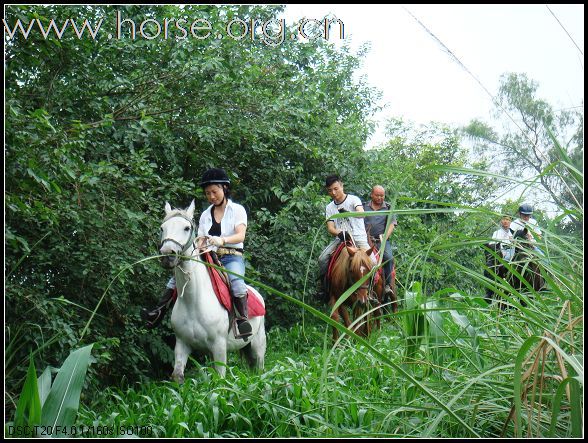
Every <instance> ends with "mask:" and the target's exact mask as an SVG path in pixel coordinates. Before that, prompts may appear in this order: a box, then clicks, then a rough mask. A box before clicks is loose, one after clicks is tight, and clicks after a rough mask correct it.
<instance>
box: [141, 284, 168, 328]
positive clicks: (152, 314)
mask: <svg viewBox="0 0 588 443" xmlns="http://www.w3.org/2000/svg"><path fill="white" fill-rule="evenodd" d="M173 294H174V290H173V289H172V288H165V291H163V294H162V296H161V299H160V300H159V303H158V304H157V307H156V308H155V309H152V310H151V311H148V310H147V308H143V309H141V318H142V319H143V320H145V321H146V322H147V323H146V325H145V326H146V327H147V329H153V328H155V327H156V326H157V325H159V324H160V323H161V322H162V321H163V317H164V316H165V313H166V312H167V310H168V309H169V308H170V307H171V305H173V301H174V300H173Z"/></svg>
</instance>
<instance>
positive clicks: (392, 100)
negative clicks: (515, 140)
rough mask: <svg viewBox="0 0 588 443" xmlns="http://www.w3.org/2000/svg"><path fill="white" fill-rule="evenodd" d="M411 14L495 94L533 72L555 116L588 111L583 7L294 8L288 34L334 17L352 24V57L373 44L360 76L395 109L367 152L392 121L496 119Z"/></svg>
mask: <svg viewBox="0 0 588 443" xmlns="http://www.w3.org/2000/svg"><path fill="white" fill-rule="evenodd" d="M550 10H551V11H552V12H553V14H555V17H557V20H556V18H555V17H554V15H553V14H552V12H550ZM408 11H410V13H412V14H413V15H414V16H415V17H416V18H417V19H418V20H419V21H420V22H421V23H422V24H423V25H425V26H426V27H427V28H428V29H429V30H430V31H431V32H432V33H433V34H435V36H436V37H437V38H438V39H439V40H440V41H441V42H443V44H445V45H446V46H447V47H448V48H449V50H451V51H452V52H453V53H454V54H455V55H456V56H457V57H458V58H459V59H460V61H461V62H462V63H463V64H464V65H465V66H466V67H467V68H468V70H469V71H470V72H471V73H472V74H473V75H474V76H475V77H477V78H478V80H479V81H480V82H481V83H482V84H483V85H484V87H485V88H486V89H488V91H490V92H491V93H492V94H496V92H497V90H498V85H499V79H500V75H501V74H503V73H505V72H518V73H520V72H524V73H526V74H527V76H528V77H529V78H531V79H533V80H535V81H536V82H537V83H538V84H539V89H538V95H539V97H540V98H542V99H545V100H547V101H548V102H549V103H550V104H551V105H552V106H554V108H555V109H560V108H571V107H577V106H581V105H582V104H583V99H584V80H583V79H584V56H583V52H584V6H583V5H549V9H548V7H547V6H546V5H441V6H436V5H406V6H401V5H288V6H287V7H286V13H285V15H284V18H285V19H286V22H287V23H288V24H290V23H292V22H295V21H298V20H300V19H302V18H304V17H307V18H313V19H318V20H320V19H322V18H323V17H324V15H325V14H328V13H331V14H334V15H335V16H337V17H338V18H339V19H340V20H342V21H343V23H344V24H345V34H346V35H345V38H346V40H349V41H350V42H351V44H352V48H358V47H359V45H361V44H362V43H365V42H370V43H371V50H370V51H369V53H368V55H367V56H366V58H365V61H364V66H363V68H362V71H361V73H362V74H366V75H367V80H368V83H369V84H370V85H372V86H375V87H377V88H378V89H380V90H381V91H382V92H383V97H382V101H381V104H382V105H384V104H386V105H387V108H386V110H385V111H383V112H382V113H381V114H380V115H378V117H377V119H378V121H379V122H381V124H380V125H379V128H378V130H377V132H376V133H375V134H374V136H373V137H372V138H371V140H370V141H369V142H368V146H373V145H375V144H379V143H381V142H383V141H384V140H385V137H384V124H383V122H384V121H385V120H386V119H387V118H389V117H391V116H393V117H402V118H403V119H405V120H410V121H413V122H416V123H428V122H430V121H437V122H444V123H448V124H451V125H459V126H461V125H465V124H467V123H468V122H469V121H470V120H471V119H473V118H478V119H482V120H485V121H490V119H491V110H492V109H493V106H492V102H491V98H490V96H489V95H488V94H487V93H486V92H485V91H484V89H483V88H482V87H481V86H480V85H479V84H478V83H477V81H476V80H475V79H474V78H473V77H472V76H471V75H470V74H468V73H467V72H466V71H465V70H464V69H463V68H462V67H460V66H459V64H458V63H456V62H455V61H454V60H453V59H452V57H451V56H449V55H448V54H447V53H446V52H445V50H444V49H443V48H442V47H441V45H440V44H439V43H438V42H436V41H435V39H434V38H433V37H431V36H430V35H429V34H428V33H427V31H426V30H425V29H424V28H423V27H422V26H421V25H420V24H419V23H418V22H417V21H416V20H415V19H414V18H413V17H412V16H411V15H410V13H409V12H408ZM558 20H559V22H561V24H560V23H558ZM564 28H565V29H564ZM566 31H567V33H569V34H570V35H568V34H567V33H566ZM330 40H331V41H333V42H335V43H337V42H338V41H339V38H338V37H334V36H332V37H331V38H330ZM576 45H577V46H578V47H579V49H578V48H577V47H576Z"/></svg>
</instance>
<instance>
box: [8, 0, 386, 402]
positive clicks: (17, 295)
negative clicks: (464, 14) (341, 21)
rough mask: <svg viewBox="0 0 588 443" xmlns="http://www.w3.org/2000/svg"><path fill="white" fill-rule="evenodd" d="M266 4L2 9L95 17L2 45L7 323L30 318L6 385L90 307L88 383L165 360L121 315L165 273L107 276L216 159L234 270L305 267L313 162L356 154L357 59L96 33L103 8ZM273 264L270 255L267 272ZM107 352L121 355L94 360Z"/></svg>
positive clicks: (362, 125)
mask: <svg viewBox="0 0 588 443" xmlns="http://www.w3.org/2000/svg"><path fill="white" fill-rule="evenodd" d="M280 10H281V7H278V6H255V5H250V6H239V5H224V6H216V5H186V6H185V7H183V8H179V7H177V6H173V5H168V6H161V7H159V6H153V7H145V6H74V7H70V6H43V5H36V6H35V5H29V6H18V7H17V6H12V7H9V8H7V10H6V16H5V19H6V22H7V23H8V24H9V25H10V26H13V25H14V23H15V22H16V20H17V19H20V20H21V21H23V23H24V25H25V27H26V26H27V24H28V23H29V21H30V20H33V19H39V20H40V22H41V23H42V24H44V26H48V24H49V21H50V20H51V19H53V20H55V23H63V22H64V21H65V20H66V19H71V20H75V21H76V22H77V23H78V24H79V23H82V22H83V20H84V19H87V20H88V21H89V22H90V23H91V24H93V25H94V26H95V25H96V24H97V23H98V21H99V20H100V19H103V20H104V23H103V26H104V27H103V28H102V30H101V32H100V34H99V35H98V37H97V38H95V39H92V38H90V37H89V36H85V37H84V38H77V37H76V36H74V35H73V34H72V33H71V32H66V33H65V34H64V37H63V38H61V39H58V38H56V37H55V36H50V37H48V38H44V37H43V36H42V35H41V34H40V33H39V32H38V30H37V28H36V27H35V30H34V31H33V32H31V33H30V35H29V37H28V38H26V39H25V38H24V37H22V36H18V37H15V38H13V39H9V41H8V43H7V50H6V64H5V67H6V89H5V93H6V122H5V123H6V150H5V158H6V189H5V204H6V227H5V236H6V264H7V269H10V270H11V273H10V275H9V279H8V280H7V284H6V309H7V312H6V318H7V328H8V329H10V328H12V329H13V330H15V329H16V325H18V324H19V322H23V321H30V319H31V318H32V319H34V323H35V327H34V328H33V330H32V333H31V334H26V335H22V336H21V340H22V343H19V346H15V347H14V348H13V353H12V360H11V361H12V364H11V366H10V367H9V368H7V369H8V372H9V373H10V374H11V377H13V378H12V381H13V382H12V383H9V385H10V386H19V385H20V383H21V382H22V380H23V379H24V374H25V373H26V365H25V364H24V362H25V361H26V356H27V355H28V352H29V351H30V350H33V349H34V350H36V349H39V348H41V349H43V352H44V353H43V358H44V361H45V362H46V363H47V364H51V365H56V364H57V363H58V362H59V361H62V360H63V359H64V358H65V357H66V356H67V353H68V352H69V350H70V349H71V347H72V346H74V345H76V344H77V342H78V340H79V339H80V337H81V335H82V331H84V330H85V327H86V324H87V323H88V321H89V319H90V318H91V317H90V316H91V312H93V311H94V309H95V307H96V306H98V304H99V303H100V305H99V307H98V310H97V313H96V316H95V317H94V318H93V319H92V321H91V323H90V325H89V332H85V334H86V335H85V336H84V340H88V341H89V342H90V341H91V342H96V343H100V346H101V347H102V351H101V352H100V353H98V354H97V356H96V358H97V362H96V364H95V365H93V366H92V367H91V368H90V383H91V384H92V385H93V386H94V388H98V386H100V385H103V384H110V383H115V382H118V381H120V380H129V381H135V380H139V379H141V378H143V377H147V376H153V377H158V378H161V377H162V376H163V374H165V373H167V372H168V368H169V365H170V363H171V361H172V358H173V356H172V355H171V352H170V350H169V345H168V344H167V343H166V340H167V338H168V337H167V335H169V329H168V331H163V330H158V331H154V332H148V331H146V330H145V329H144V328H143V327H142V322H141V320H140V319H139V311H140V308H141V307H143V306H148V305H151V304H152V303H154V302H155V300H157V298H158V296H159V293H160V292H161V290H162V288H163V286H164V284H165V279H166V278H167V276H165V275H164V274H163V273H162V271H161V269H160V268H159V267H158V266H157V264H156V263H155V262H154V261H147V262H144V263H141V264H138V265H136V266H134V267H133V268H132V270H131V271H128V272H124V273H122V274H120V275H119V272H120V271H121V270H122V269H125V268H126V267H127V266H128V265H129V264H130V263H135V262H136V261H138V260H139V259H142V258H144V257H148V256H151V255H153V254H155V253H156V251H157V242H158V239H157V232H158V231H157V227H158V223H159V222H160V220H161V216H162V207H163V203H164V201H166V200H167V201H170V203H172V204H173V205H174V206H182V205H186V204H187V203H188V202H189V201H190V200H191V199H192V198H196V200H197V201H200V202H201V207H200V209H204V208H205V207H206V204H205V200H204V198H203V195H202V194H201V191H200V190H199V189H198V188H197V186H196V184H197V183H198V179H199V177H200V175H201V174H202V172H203V171H204V170H206V169H207V168H209V167H211V166H216V167H223V168H225V169H226V170H227V171H228V173H229V175H230V177H231V181H232V184H233V189H234V198H235V200H236V201H238V202H240V203H242V204H244V205H245V207H246V209H247V210H248V214H249V217H250V226H251V227H250V229H249V232H248V238H247V252H248V253H250V255H249V256H248V262H249V267H248V273H250V274H251V275H252V276H264V277H263V278H264V280H267V281H268V282H269V283H271V284H273V285H276V286H278V287H280V288H281V289H283V290H285V291H287V292H288V293H291V294H293V295H295V296H296V297H299V298H302V297H304V296H303V292H304V291H303V289H302V288H304V285H305V284H306V282H307V281H309V279H310V278H313V277H314V275H313V273H314V272H315V270H314V266H312V267H311V268H310V269H309V279H307V278H306V277H305V276H304V275H302V274H300V272H298V271H299V269H301V268H307V267H308V266H307V264H308V261H307V260H306V259H307V257H308V255H309V250H307V248H306V246H307V245H306V241H307V239H308V238H309V236H311V235H313V231H312V230H313V229H314V230H315V231H314V233H316V232H317V231H318V230H320V229H321V217H322V213H323V212H324V208H322V207H321V206H323V202H322V201H321V199H323V200H324V197H322V198H321V197H319V194H321V193H322V186H321V185H319V184H322V181H323V179H324V177H323V176H324V174H325V171H326V170H341V167H342V165H352V164H356V165H359V166H361V165H362V164H363V163H364V159H363V152H362V150H361V147H362V146H363V144H364V142H365V140H366V139H367V137H368V136H369V134H370V131H371V128H372V125H371V122H370V121H369V118H370V116H371V115H373V112H374V111H375V109H376V108H375V104H374V103H375V99H376V98H377V93H376V92H375V91H374V90H372V89H371V88H369V87H367V86H366V85H365V83H363V82H362V81H355V80H354V79H353V74H354V72H355V71H356V69H357V68H358V67H359V64H360V60H359V57H358V56H357V55H355V54H352V53H351V51H350V50H349V48H348V47H344V48H341V49H335V48H334V47H333V46H332V45H331V44H330V43H329V42H327V41H323V40H320V39H317V40H314V41H310V42H307V43H304V44H300V43H299V42H295V41H291V40H290V39H287V40H286V41H285V42H284V43H283V44H281V45H279V46H268V45H266V44H265V43H263V42H262V41H260V40H257V39H256V40H254V41H251V40H247V39H245V40H235V39H231V38H226V39H222V40H217V39H210V40H198V39H195V38H187V39H184V40H177V39H173V38H169V39H164V38H157V39H152V40H148V39H144V38H136V39H134V40H133V39H132V38H131V37H130V35H124V36H123V37H122V38H112V39H107V38H106V35H107V34H108V32H111V33H114V32H115V31H116V30H115V29H114V22H115V20H113V17H115V16H116V14H117V13H120V14H121V15H122V17H123V18H125V19H133V20H134V21H135V23H137V24H138V23H141V22H142V21H143V20H145V19H147V18H150V19H157V20H159V22H163V18H168V19H179V18H182V17H187V18H192V17H201V18H206V19H207V20H209V22H211V23H214V24H215V26H220V24H222V23H225V22H226V21H227V20H229V19H230V18H236V17H238V18H239V19H242V20H245V21H248V20H249V19H250V18H256V19H259V20H263V19H269V18H271V17H273V16H275V14H276V13H277V12H279V11H280ZM127 32H128V31H127ZM348 162H350V163H348ZM346 167H347V168H348V170H349V171H351V166H346ZM292 215H294V216H295V217H294V218H292ZM196 216H198V214H196ZM322 235H323V236H324V233H323V234H322ZM284 240H287V242H286V243H283V241H284ZM323 240H324V238H323V239H320V240H319V241H317V249H316V250H317V251H318V247H319V244H320V242H322V241H323ZM316 253H317V252H316V251H315V254H316ZM282 254H285V256H284V255H282ZM276 263H280V264H286V265H285V266H284V267H283V271H282V270H279V271H278V272H276ZM117 275H119V276H118V277H117V278H116V279H115V277H116V276H117ZM265 276H268V277H265ZM113 281H114V283H113V284H112V286H111V287H110V288H109V290H108V291H107V292H106V293H105V289H106V288H107V287H108V285H109V284H110V283H111V282H113ZM103 296H104V298H103V299H102V297H103ZM100 300H102V301H100ZM268 307H270V308H271V309H272V312H273V313H274V314H273V316H271V318H270V319H269V320H268V323H269V324H270V325H271V324H292V323H293V322H296V321H298V319H299V316H297V315H296V314H294V315H292V312H291V308H290V307H288V305H287V304H284V303H282V302H280V301H279V300H275V299H271V298H270V299H269V300H268ZM166 324H168V323H167V321H166ZM111 337H113V338H116V340H110V338H111ZM123 349H124V353H125V358H124V359H112V357H111V356H112V355H113V354H115V353H119V352H123ZM15 389H16V388H15ZM14 406H15V405H14V404H13V405H10V404H9V407H12V408H14Z"/></svg>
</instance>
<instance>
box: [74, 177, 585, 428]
mask: <svg viewBox="0 0 588 443" xmlns="http://www.w3.org/2000/svg"><path fill="white" fill-rule="evenodd" d="M459 172H463V171H459ZM471 173H476V172H475V171H472V172H471ZM454 210H455V209H454V208H446V209H443V208H437V209H434V210H432V211H435V212H442V211H447V212H449V211H454ZM460 210H463V208H460ZM395 212H397V213H401V212H403V213H422V212H423V210H416V211H414V210H404V211H395ZM469 212H470V213H473V214H476V213H483V214H489V212H488V210H487V209H484V210H482V209H476V208H469ZM577 214H579V215H580V216H581V217H583V209H582V208H578V209H577ZM490 215H492V216H497V215H498V213H496V214H492V213H490ZM544 240H545V243H544V244H543V246H544V248H545V251H546V257H545V259H543V260H542V264H543V268H542V273H543V275H544V277H545V279H546V281H547V286H548V287H547V290H545V291H539V292H537V291H534V290H533V289H532V288H529V287H523V289H521V290H516V289H515V288H513V287H512V286H510V285H509V284H508V283H507V282H506V281H501V280H496V279H494V278H489V277H487V276H485V275H484V272H483V267H484V265H483V261H482V260H481V253H480V261H479V262H474V263H470V264H469V265H468V266H466V265H464V264H462V263H460V262H459V261H458V260H456V258H455V257H456V256H458V255H459V254H456V252H459V251H460V250H465V249H468V248H472V247H478V246H479V245H481V244H483V243H484V242H486V241H488V238H485V237H469V238H465V237H462V238H460V239H459V240H456V238H455V236H454V235H452V233H448V234H446V236H445V237H444V236H440V237H439V238H438V239H437V240H436V242H435V243H434V244H432V245H428V247H426V248H422V249H421V250H419V251H415V252H414V254H413V255H412V256H411V257H409V259H408V260H405V262H406V263H407V265H406V266H405V267H404V269H403V270H404V273H403V275H404V276H405V279H404V280H402V276H401V277H400V278H401V280H400V281H399V283H400V287H401V288H403V289H401V291H400V293H399V295H400V303H401V306H402V309H401V310H400V312H399V313H397V314H387V315H386V317H385V319H384V320H385V321H384V322H383V327H382V329H381V330H380V331H377V332H375V333H374V334H373V335H372V336H371V337H370V338H368V339H367V340H364V339H362V338H360V337H357V336H356V335H355V334H353V333H352V332H351V331H348V330H347V329H346V328H344V327H343V326H341V325H339V326H338V328H339V329H340V331H341V332H342V333H343V334H344V336H345V338H344V339H342V340H339V341H338V342H337V343H336V344H335V345H334V344H333V343H332V341H331V338H330V337H331V334H330V328H331V327H332V320H331V319H330V318H329V317H328V316H326V315H325V314H324V313H321V312H319V311H317V310H316V309H314V308H312V307H311V306H309V305H307V304H305V303H303V302H302V301H300V300H299V299H297V298H294V297H290V296H288V295H286V294H282V293H280V292H279V291H276V290H274V289H272V288H268V287H265V286H264V285H263V284H261V283H260V282H253V283H254V284H256V285H258V287H261V288H263V289H265V290H266V291H267V292H268V293H271V294H273V295H276V296H280V297H283V298H284V299H285V300H287V301H289V302H291V303H293V304H295V305H297V306H299V307H301V308H302V309H304V310H305V312H308V313H310V314H312V315H314V316H316V317H317V318H319V319H320V320H321V321H323V322H324V324H325V326H326V327H321V326H319V327H316V326H312V325H307V324H304V325H300V326H298V327H295V328H292V329H291V330H282V329H278V328H275V329H273V330H271V331H269V332H268V354H267V356H266V371H265V372H264V373H262V374H251V373H248V372H246V371H244V370H243V369H242V368H243V367H244V365H243V364H241V363H240V362H239V361H238V357H237V356H235V355H233V356H230V357H229V361H228V363H227V365H228V370H227V377H226V378H225V379H221V378H219V377H218V376H217V374H216V372H214V370H213V369H212V365H211V363H207V364H206V365H204V366H201V365H200V364H198V363H197V362H196V361H195V360H192V364H191V365H190V367H191V369H190V371H189V372H188V374H187V377H186V379H187V382H186V384H185V385H183V386H178V385H176V384H174V383H171V382H168V381H163V382H154V383H151V384H148V385H141V386H139V385H137V386H135V387H134V388H131V389H128V390H125V391H123V390H120V389H117V388H112V389H110V390H108V391H106V392H104V393H103V394H102V395H100V396H99V397H97V398H96V399H95V401H94V402H93V403H91V404H88V405H85V406H84V407H83V408H82V409H81V411H80V417H79V421H80V423H82V424H85V425H87V426H91V425H92V424H102V425H109V426H112V427H115V428H116V427H120V426H123V427H124V426H137V425H143V426H146V425H149V426H151V428H150V432H152V434H151V435H152V436H157V437H185V436H190V437H316V436H324V437H359V436H362V437H365V436H372V437H441V438H464V437H559V438H563V437H581V436H582V435H583V413H582V412H583V380H584V378H583V352H584V350H583V274H582V266H581V263H582V262H583V243H582V240H580V239H577V238H573V237H570V236H564V235H561V234H557V233H556V232H555V230H553V229H550V228H548V229H546V230H545V235H544ZM478 249H480V252H481V248H478ZM431 261H436V262H443V263H445V264H447V265H448V266H450V268H451V269H452V272H454V273H455V274H456V276H457V281H459V282H462V283H463V287H460V286H461V285H460V284H457V285H455V287H448V288H439V289H435V288H432V287H431V285H429V287H427V286H426V285H425V284H424V276H425V275H426V269H425V270H423V267H426V266H427V263H430V262H431ZM419 276H420V277H421V278H420V279H419V278H418V277H419ZM487 287H492V288H494V289H495V291H496V292H497V294H498V295H499V296H500V297H501V298H502V299H503V301H504V302H505V304H506V305H507V306H508V307H507V308H506V309H503V308H501V307H500V305H499V304H498V303H494V304H491V305H489V304H487V302H486V301H485V300H484V293H485V289H486V288H487ZM472 288H473V289H472ZM523 302H524V303H523Z"/></svg>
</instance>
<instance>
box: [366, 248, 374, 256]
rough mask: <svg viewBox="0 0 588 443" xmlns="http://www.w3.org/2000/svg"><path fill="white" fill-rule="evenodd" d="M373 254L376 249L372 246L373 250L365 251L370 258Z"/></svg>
mask: <svg viewBox="0 0 588 443" xmlns="http://www.w3.org/2000/svg"><path fill="white" fill-rule="evenodd" d="M372 252H374V247H373V246H372V247H371V248H369V249H368V250H367V251H365V253H366V254H367V255H368V256H370V255H372Z"/></svg>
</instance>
